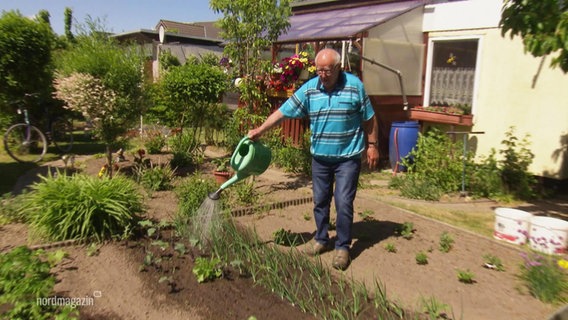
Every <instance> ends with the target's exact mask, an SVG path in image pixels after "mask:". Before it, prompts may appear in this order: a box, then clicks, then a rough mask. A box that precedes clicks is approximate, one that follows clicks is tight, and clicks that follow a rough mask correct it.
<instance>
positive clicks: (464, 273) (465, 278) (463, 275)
mask: <svg viewBox="0 0 568 320" xmlns="http://www.w3.org/2000/svg"><path fill="white" fill-rule="evenodd" d="M457 273H458V280H459V281H460V282H463V283H467V284H472V283H474V282H475V279H474V278H475V275H474V274H473V272H471V271H470V270H469V269H468V270H461V269H458V270H457Z"/></svg>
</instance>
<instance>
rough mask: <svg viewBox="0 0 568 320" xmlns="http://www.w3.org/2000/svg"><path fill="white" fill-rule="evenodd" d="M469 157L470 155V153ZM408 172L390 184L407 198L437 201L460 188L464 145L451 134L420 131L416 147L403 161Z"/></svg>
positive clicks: (434, 130) (436, 131) (437, 131)
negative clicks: (423, 132) (453, 138)
mask: <svg viewBox="0 0 568 320" xmlns="http://www.w3.org/2000/svg"><path fill="white" fill-rule="evenodd" d="M468 157H469V156H468ZM402 164H403V165H404V166H405V167H406V168H407V174H405V175H403V176H400V177H399V178H397V179H399V181H395V182H392V183H391V184H390V186H391V187H393V188H394V187H396V188H398V189H400V191H401V194H402V195H403V196H404V197H408V198H413V199H423V200H438V199H440V197H441V196H442V195H444V194H445V193H451V192H456V191H458V190H459V189H460V187H461V181H462V172H463V146H462V145H461V143H459V142H458V143H453V142H452V141H451V140H450V138H449V137H448V135H446V134H445V133H443V132H441V131H440V130H438V129H436V128H434V129H432V130H430V131H428V132H426V133H425V134H420V135H419V137H418V142H417V145H416V148H414V149H413V150H412V151H411V152H410V154H409V155H408V157H407V158H405V159H403V160H402Z"/></svg>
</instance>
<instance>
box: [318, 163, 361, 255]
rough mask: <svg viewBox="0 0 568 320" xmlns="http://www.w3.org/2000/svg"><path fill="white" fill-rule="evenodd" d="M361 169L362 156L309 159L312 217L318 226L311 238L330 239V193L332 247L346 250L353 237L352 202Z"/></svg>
mask: <svg viewBox="0 0 568 320" xmlns="http://www.w3.org/2000/svg"><path fill="white" fill-rule="evenodd" d="M360 172H361V159H351V160H346V161H343V162H339V163H330V162H325V161H321V160H316V159H313V158H312V184H313V196H314V218H315V220H316V227H317V230H316V235H315V237H314V238H315V240H316V241H317V242H319V243H322V244H327V243H328V242H329V234H328V231H329V211H330V205H331V197H332V195H333V197H334V199H335V209H336V211H337V219H336V233H337V240H336V242H335V249H343V250H349V247H350V245H351V240H352V237H351V229H352V227H353V201H354V200H355V194H356V193H357V182H358V180H359V173H360ZM334 182H335V192H334V188H333V185H334Z"/></svg>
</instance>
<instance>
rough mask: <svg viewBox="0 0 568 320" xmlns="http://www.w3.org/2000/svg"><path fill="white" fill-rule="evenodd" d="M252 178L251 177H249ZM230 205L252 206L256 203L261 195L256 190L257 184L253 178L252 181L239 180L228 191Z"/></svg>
mask: <svg viewBox="0 0 568 320" xmlns="http://www.w3.org/2000/svg"><path fill="white" fill-rule="evenodd" d="M249 180H250V179H249ZM224 192H227V193H228V197H227V198H228V199H229V200H228V201H227V203H228V204H229V205H235V206H250V205H253V204H256V203H257V202H258V199H259V197H260V195H259V194H258V192H257V191H256V190H255V184H254V181H253V180H250V181H239V182H238V183H235V184H233V185H232V186H231V187H230V188H228V189H227V191H224Z"/></svg>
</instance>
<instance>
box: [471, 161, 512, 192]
mask: <svg viewBox="0 0 568 320" xmlns="http://www.w3.org/2000/svg"><path fill="white" fill-rule="evenodd" d="M468 172H470V173H471V174H470V175H469V177H470V179H469V189H470V190H472V192H473V194H474V196H476V197H485V198H491V199H497V198H502V197H503V196H504V190H505V189H504V186H503V181H502V180H501V170H500V169H499V166H498V162H497V159H496V158H495V150H492V151H491V153H490V154H489V156H487V157H486V158H483V159H482V160H481V161H480V163H479V164H472V165H471V167H470V169H468Z"/></svg>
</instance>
